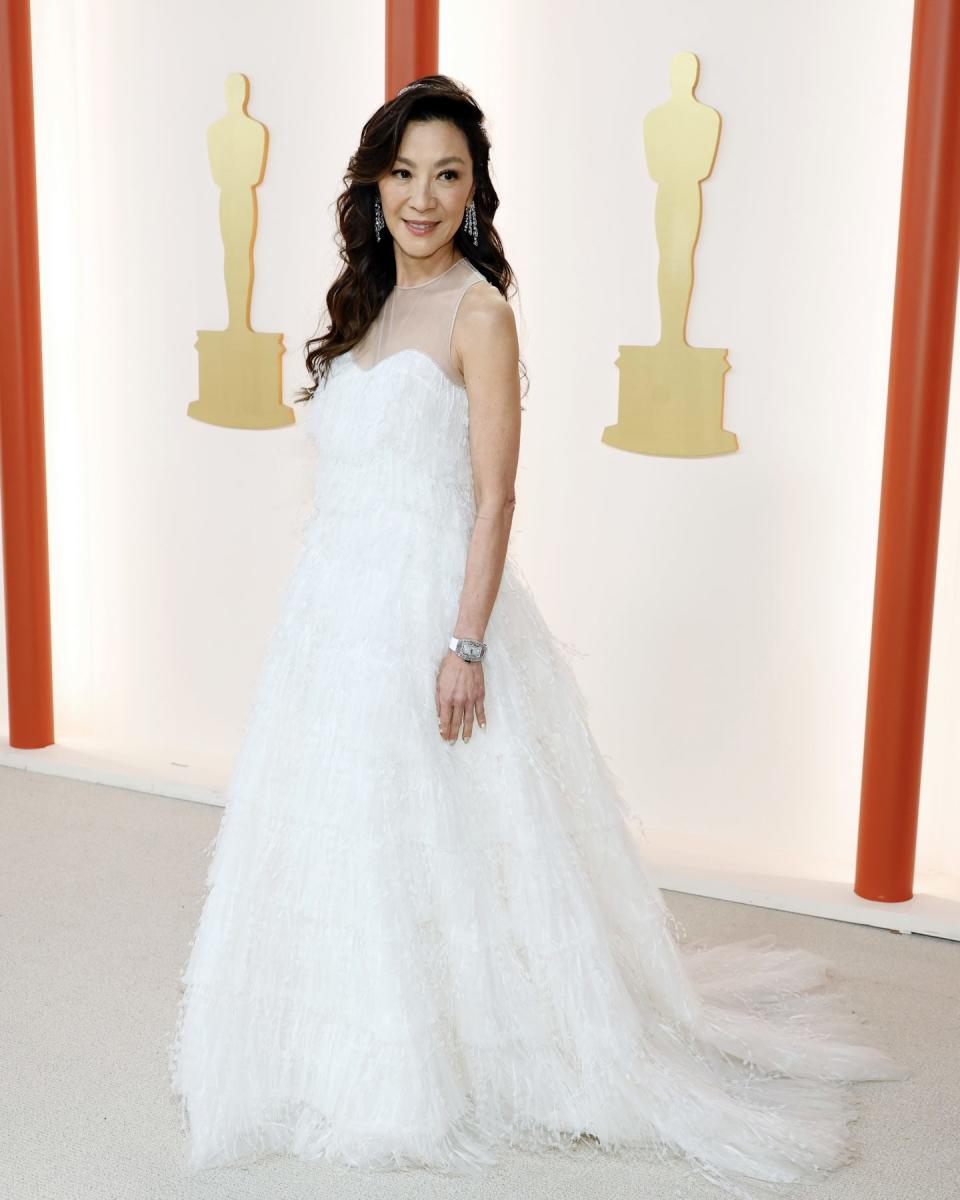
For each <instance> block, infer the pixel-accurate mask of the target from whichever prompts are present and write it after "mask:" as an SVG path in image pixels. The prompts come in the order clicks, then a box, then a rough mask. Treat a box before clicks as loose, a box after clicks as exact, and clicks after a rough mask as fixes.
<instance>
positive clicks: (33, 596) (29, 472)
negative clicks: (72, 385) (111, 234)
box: [0, 0, 53, 749]
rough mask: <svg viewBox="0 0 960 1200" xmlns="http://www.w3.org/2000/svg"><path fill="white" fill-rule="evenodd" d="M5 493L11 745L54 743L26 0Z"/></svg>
mask: <svg viewBox="0 0 960 1200" xmlns="http://www.w3.org/2000/svg"><path fill="white" fill-rule="evenodd" d="M0 497H2V502H3V514H2V519H3V585H4V600H5V603H6V636H7V695H8V697H9V704H10V744H11V745H12V746H18V747H21V748H23V749H28V748H34V747H37V746H48V745H49V744H50V743H51V742H52V741H53V672H52V666H51V650H50V582H49V568H48V560H47V493H46V463H45V454H44V436H43V372H42V364H41V355H40V267H39V251H38V244H37V185H36V158H35V152H34V141H33V74H32V58H31V45H30V4H29V0H0Z"/></svg>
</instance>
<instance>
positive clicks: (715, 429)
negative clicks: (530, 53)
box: [601, 51, 738, 458]
mask: <svg viewBox="0 0 960 1200" xmlns="http://www.w3.org/2000/svg"><path fill="white" fill-rule="evenodd" d="M699 73H700V63H699V60H698V59H697V56H696V55H695V54H692V53H690V52H689V51H682V52H681V53H679V54H675V55H674V56H673V58H672V59H671V60H670V88H671V92H672V95H671V97H670V99H669V100H668V101H667V102H666V103H665V104H661V105H660V106H659V107H657V108H655V109H652V110H651V111H650V112H649V113H648V114H647V116H646V118H645V119H644V122H643V137H644V148H645V151H646V156H647V166H648V168H649V171H650V175H651V177H652V178H653V179H654V180H656V182H657V184H658V187H657V199H656V210H655V226H656V234H657V246H658V247H659V251H660V265H659V269H658V271H657V292H658V296H659V300H660V341H659V342H658V343H657V344H656V345H655V346H620V347H618V349H619V351H620V354H619V357H618V358H617V359H616V360H615V363H616V366H618V367H619V369H620V394H619V406H618V415H617V422H616V424H615V425H607V426H606V427H605V428H604V431H603V434H602V437H601V441H603V442H606V443H607V445H608V446H615V447H617V448H618V449H620V450H633V451H635V452H637V453H639V454H663V455H674V456H677V457H689V458H693V457H702V456H704V455H709V454H729V453H731V452H733V451H734V450H736V449H737V448H738V447H737V435H736V434H735V433H732V432H730V430H727V429H724V428H723V377H724V375H725V374H726V372H727V371H729V369H730V364H729V363H728V361H727V351H726V350H719V349H709V348H706V347H701V346H690V345H689V344H688V343H687V337H686V326H687V312H688V310H689V307H690V296H691V293H692V291H693V251H694V247H695V246H696V243H697V238H698V236H699V234H700V213H701V206H702V198H701V194H700V182H701V180H703V179H706V178H707V177H708V176H709V174H710V172H711V170H712V169H713V163H714V159H715V158H716V153H717V145H718V143H719V140H720V114H719V113H718V112H717V111H716V110H715V109H712V108H709V107H708V106H707V105H706V104H702V103H701V102H700V101H699V100H697V99H696V98H695V96H694V94H693V92H694V88H695V86H696V82H697V78H698V76H699Z"/></svg>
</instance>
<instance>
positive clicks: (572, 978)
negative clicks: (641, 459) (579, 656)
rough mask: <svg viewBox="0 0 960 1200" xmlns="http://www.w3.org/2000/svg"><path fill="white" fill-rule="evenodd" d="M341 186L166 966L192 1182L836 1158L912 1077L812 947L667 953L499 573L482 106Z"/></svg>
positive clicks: (736, 1172) (372, 154)
mask: <svg viewBox="0 0 960 1200" xmlns="http://www.w3.org/2000/svg"><path fill="white" fill-rule="evenodd" d="M345 182H348V186H347V189H346V191H345V192H344V193H343V194H342V195H341V197H340V199H339V203H338V218H339V230H340V235H341V239H342V241H341V255H342V258H343V260H344V265H343V269H342V271H341V273H340V275H339V277H338V278H337V280H336V281H335V282H334V284H333V285H332V287H331V288H330V290H329V292H328V295H327V310H328V314H329V328H328V330H327V331H326V333H325V334H324V336H322V337H320V338H317V339H313V340H312V341H311V342H309V343H308V346H307V348H308V354H307V364H308V368H309V370H310V372H311V375H312V376H313V380H314V387H313V388H312V389H310V390H307V391H306V392H305V394H304V399H309V400H310V408H309V410H308V412H307V417H306V420H307V421H308V423H309V431H310V434H311V436H312V438H313V439H314V441H315V442H316V447H317V462H318V469H317V481H316V486H315V493H314V510H313V512H312V514H311V520H310V522H309V524H308V527H307V530H306V534H305V539H304V547H303V554H302V557H301V559H300V561H299V563H298V565H297V567H296V570H295V571H294V573H293V576H292V578H291V580H290V582H289V585H288V587H287V590H286V592H285V594H284V599H283V604H282V609H281V615H280V619H279V621H278V624H277V627H276V629H275V631H274V634H273V639H272V641H271V643H270V647H269V649H268V653H267V656H266V659H265V662H264V665H263V668H262V672H261V675H260V679H259V682H258V685H257V690H256V694H255V698H254V703H253V705H252V708H251V712H250V716H249V718H248V722H247V727H246V730H245V736H244V739H243V742H242V744H241V749H240V752H239V754H238V757H237V760H236V764H235V767H234V771H233V775H232V778H231V781H230V786H229V789H228V794H227V804H226V809H225V812H224V815H223V818H222V820H221V824H220V828H219V831H218V834H217V837H216V839H215V848H214V853H213V858H212V861H211V864H210V868H209V872H208V876H207V894H206V898H205V902H204V906H203V911H202V914H201V918H200V921H199V924H198V927H197V933H196V935H195V938H194V941H193V943H192V948H191V954H190V958H189V962H188V964H187V967H186V970H185V971H184V974H183V979H184V982H185V991H184V995H183V998H182V1000H181V1005H180V1012H179V1015H178V1025H177V1030H176V1036H175V1040H174V1046H173V1049H172V1051H171V1072H172V1082H173V1089H174V1093H175V1094H176V1095H177V1096H179V1097H180V1101H181V1116H182V1119H183V1122H184V1127H185V1129H187V1130H188V1131H189V1134H190V1139H191V1141H190V1153H189V1166H190V1167H191V1168H194V1169H198V1168H201V1167H206V1166H215V1165H225V1164H229V1163H240V1162H247V1161H250V1160H251V1159H253V1158H255V1157H257V1156H259V1155H262V1154H265V1153H269V1152H286V1153H291V1154H295V1155H298V1156H299V1157H301V1158H303V1159H306V1160H321V1159H328V1160H331V1161H337V1162H341V1163H347V1164H351V1165H354V1166H358V1167H411V1166H413V1167H415V1166H429V1167H433V1168H437V1169H441V1170H453V1171H476V1170H482V1169H483V1168H484V1166H486V1165H487V1164H490V1163H492V1162H495V1161H496V1160H497V1157H498V1150H499V1149H501V1148H502V1147H504V1146H507V1145H509V1146H513V1147H516V1148H525V1149H529V1150H544V1149H548V1148H552V1149H558V1150H563V1151H569V1152H573V1151H575V1150H576V1151H578V1152H583V1151H584V1149H586V1148H590V1147H593V1148H594V1149H597V1150H607V1151H615V1152H618V1153H620V1154H635V1155H637V1156H640V1157H643V1156H645V1155H650V1154H655V1155H660V1156H669V1157H672V1158H675V1159H677V1160H678V1161H680V1162H685V1163H686V1164H688V1165H689V1166H690V1167H691V1168H692V1169H693V1170H695V1171H696V1172H698V1173H699V1174H700V1175H702V1176H704V1177H706V1178H708V1179H710V1180H712V1181H714V1182H715V1183H717V1184H718V1185H720V1186H721V1187H723V1188H725V1189H726V1190H727V1191H729V1192H732V1193H734V1194H738V1195H742V1196H749V1195H751V1191H750V1190H749V1183H748V1181H749V1180H750V1179H757V1180H767V1181H777V1180H782V1181H787V1180H795V1179H802V1178H809V1177H815V1176H816V1175H817V1174H818V1173H820V1172H822V1171H824V1170H829V1169H832V1168H834V1167H836V1166H838V1165H840V1164H841V1163H843V1162H846V1161H849V1159H850V1157H851V1155H852V1150H851V1144H850V1139H849V1136H848V1128H847V1127H848V1125H849V1122H850V1121H851V1119H852V1118H853V1116H854V1115H855V1108H854V1106H853V1104H852V1101H851V1097H850V1093H849V1089H848V1088H846V1087H845V1083H846V1081H850V1080H859V1079H881V1078H898V1077H902V1076H903V1072H902V1071H901V1070H900V1069H899V1068H897V1067H896V1066H895V1065H894V1064H893V1063H892V1062H891V1061H890V1060H889V1059H888V1058H887V1056H886V1055H885V1054H884V1053H883V1052H882V1051H880V1050H879V1049H875V1048H873V1047H872V1046H871V1045H870V1044H869V1042H868V1041H865V1040H864V1039H863V1038H862V1037H861V1036H860V1027H859V1024H858V1022H857V1021H856V1019H855V1018H854V1017H853V1016H852V1015H851V1014H850V1012H849V1010H848V1008H847V1007H846V1005H845V1003H844V1000H843V998H842V996H840V995H838V994H836V993H834V992H831V991H828V990H826V989H825V988H824V987H823V986H821V985H823V984H824V982H825V980H826V970H827V967H828V965H829V964H827V963H826V962H825V961H824V960H823V959H821V958H819V957H817V956H816V955H814V954H812V953H810V952H808V951H805V950H800V949H780V948H776V947H775V946H774V945H773V941H772V938H765V937H760V938H755V939H751V940H749V941H744V942H740V943H735V944H728V945H723V946H715V947H713V948H712V949H698V950H695V949H692V948H691V947H689V946H685V945H684V944H683V941H682V931H681V930H680V928H679V927H678V926H677V924H676V923H675V922H673V921H672V919H671V917H670V914H669V911H668V910H667V908H666V905H665V904H664V901H663V898H662V896H661V894H660V892H659V891H658V889H657V888H656V887H655V886H654V884H653V883H652V882H651V881H650V879H649V877H648V875H647V872H646V869H645V867H644V865H643V863H642V861H641V859H640V856H639V853H638V850H637V846H636V842H635V840H634V837H633V834H632V832H631V830H630V812H629V809H628V806H627V805H626V804H625V803H624V801H623V797H622V795H621V793H620V791H619V788H618V784H617V782H616V780H615V778H614V776H613V775H612V774H611V772H610V771H609V769H608V768H607V766H606V764H605V761H604V759H603V757H602V755H601V753H600V751H599V750H598V748H597V747H596V745H595V743H594V740H593V737H592V735H591V733H590V730H589V726H588V723H587V716H586V706H585V703H584V700H583V697H582V695H581V693H580V691H579V690H578V687H577V683H576V680H575V678H574V676H573V673H572V671H571V669H570V667H569V665H568V664H567V661H566V659H565V658H564V655H563V653H562V649H561V647H560V645H559V643H558V642H557V640H556V639H555V638H554V637H553V635H552V634H551V632H550V631H549V629H548V628H547V627H546V625H545V623H544V621H543V618H542V616H541V615H540V612H539V610H538V608H537V605H536V603H535V601H534V599H533V597H532V595H531V593H530V590H529V588H528V586H527V585H526V583H525V582H524V581H523V579H522V576H521V574H520V572H519V571H518V570H517V568H516V565H515V564H514V563H513V561H512V560H511V559H510V558H509V556H508V554H507V544H508V539H509V534H510V527H511V520H512V516H513V510H514V503H515V497H514V480H515V474H516V468H517V458H518V445H519V435H520V412H521V406H520V382H519V377H520V372H519V354H518V343H517V333H516V324H515V321H514V318H513V312H512V308H511V306H510V304H509V302H508V299H507V293H508V290H509V287H510V284H511V282H512V279H513V276H512V273H511V271H510V267H509V265H508V264H507V262H506V259H505V258H504V255H503V250H502V247H501V244H500V240H499V238H498V236H497V233H496V231H495V229H494V227H493V216H494V213H495V212H496V209H497V206H498V199H497V196H496V193H495V191H494V189H493V185H492V183H491V180H490V174H489V141H488V139H487V135H486V133H485V130H484V127H483V113H482V112H481V111H480V109H479V108H478V106H477V105H476V103H475V101H474V100H473V98H472V97H471V96H470V94H469V93H468V92H467V91H465V90H464V89H463V88H462V87H460V86H459V85H457V84H456V83H455V82H454V81H452V80H450V79H448V78H447V77H445V76H442V75H438V76H429V77H425V78H423V79H420V80H417V81H416V82H415V83H413V84H411V85H410V86H409V87H406V88H404V89H402V90H401V91H400V92H399V93H398V95H397V96H396V97H395V98H394V99H393V100H391V101H390V102H389V103H387V104H385V105H384V106H383V107H382V108H380V109H379V110H378V111H377V112H376V113H375V114H374V116H373V117H372V118H371V119H370V121H368V123H367V124H366V126H365V127H364V130H363V136H362V140H361V144H360V147H359V149H358V150H357V153H356V155H355V156H354V158H353V159H352V160H351V163H350V167H349V172H348V176H347V178H346V180H345Z"/></svg>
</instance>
